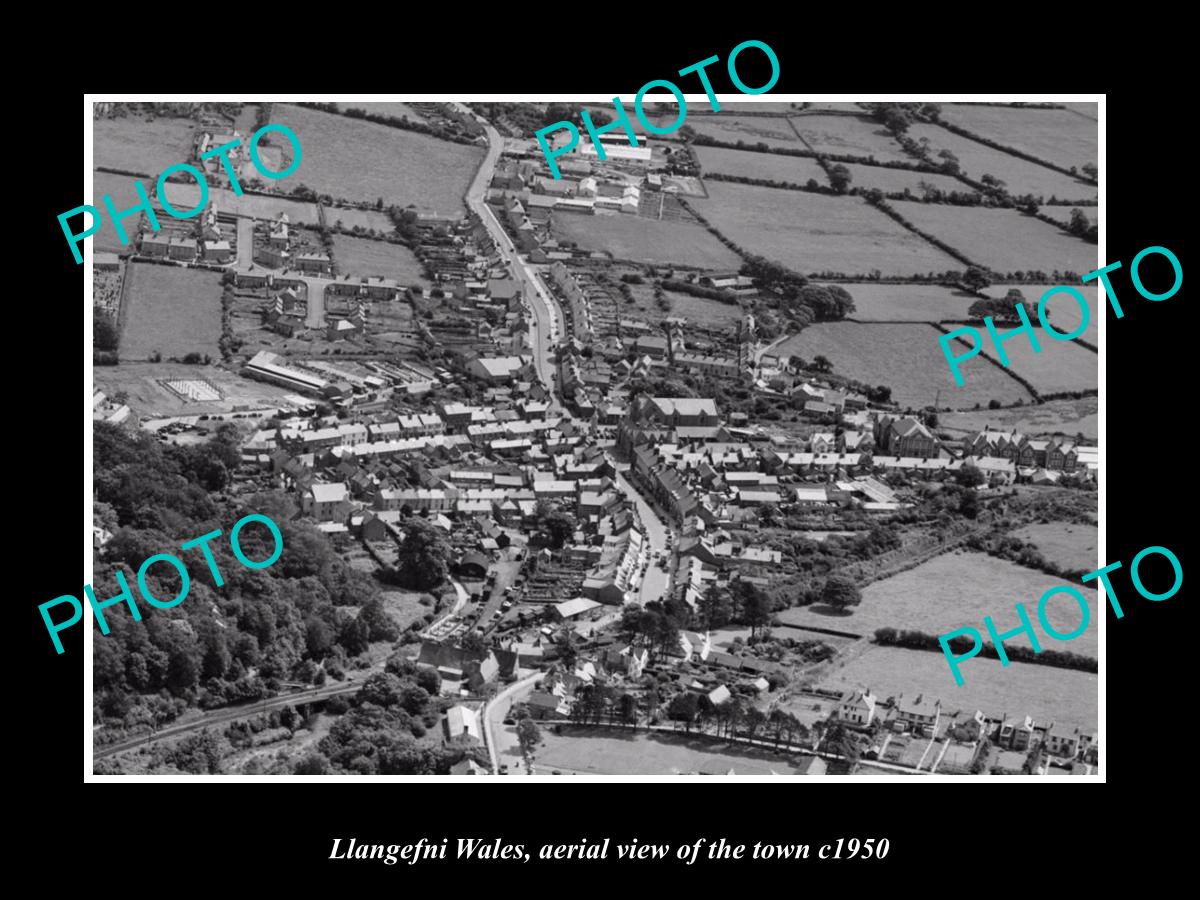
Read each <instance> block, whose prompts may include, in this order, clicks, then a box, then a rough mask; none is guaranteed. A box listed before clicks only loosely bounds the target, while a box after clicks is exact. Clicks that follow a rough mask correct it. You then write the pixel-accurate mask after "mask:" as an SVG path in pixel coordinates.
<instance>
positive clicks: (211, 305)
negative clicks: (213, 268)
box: [120, 263, 221, 372]
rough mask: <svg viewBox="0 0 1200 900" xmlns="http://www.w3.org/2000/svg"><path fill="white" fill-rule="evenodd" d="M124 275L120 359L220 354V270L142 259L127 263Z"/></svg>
mask: <svg viewBox="0 0 1200 900" xmlns="http://www.w3.org/2000/svg"><path fill="white" fill-rule="evenodd" d="M125 277H126V278H127V279H129V286H128V288H127V289H126V293H125V306H126V309H125V310H123V311H122V316H121V320H122V328H123V333H122V335H121V349H120V354H121V360H122V362H124V361H125V360H145V359H149V358H150V357H151V356H152V355H153V354H154V353H156V352H157V353H161V354H162V356H163V358H164V359H169V358H171V357H175V358H180V359H182V358H183V357H184V356H186V355H187V354H188V353H193V352H195V353H200V354H208V355H210V356H211V357H213V358H214V359H219V358H220V350H219V349H218V347H217V341H218V340H219V339H220V337H221V276H220V274H218V273H217V272H208V271H204V270H201V269H182V268H178V267H176V266H160V265H148V264H145V263H142V264H135V265H131V266H129V267H128V271H127V272H126V274H125ZM196 371H197V372H200V371H202V370H200V369H197V370H196Z"/></svg>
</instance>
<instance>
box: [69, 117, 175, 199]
mask: <svg viewBox="0 0 1200 900" xmlns="http://www.w3.org/2000/svg"><path fill="white" fill-rule="evenodd" d="M92 125H93V131H92V141H93V144H92V165H93V166H107V167H109V168H112V169H121V170H122V171H125V172H140V173H141V174H143V175H146V176H147V177H149V178H151V179H155V180H157V178H158V175H159V173H160V172H162V170H163V169H165V168H167V166H173V165H175V163H183V162H187V161H188V160H189V159H190V158H191V155H192V138H193V135H194V134H195V131H196V123H195V122H193V121H192V120H191V119H153V120H149V121H148V120H146V119H145V118H143V117H141V116H122V117H121V118H116V119H96V120H94V122H93V123H92ZM152 187H153V185H148V186H147V187H146V190H147V192H149V191H150V190H151V189H152ZM113 199H116V198H115V197H114V198H113Z"/></svg>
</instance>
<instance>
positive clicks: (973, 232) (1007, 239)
mask: <svg viewBox="0 0 1200 900" xmlns="http://www.w3.org/2000/svg"><path fill="white" fill-rule="evenodd" d="M892 206H893V208H895V210H896V212H898V213H900V215H902V216H904V217H905V218H906V219H908V220H909V221H910V222H912V223H913V224H914V225H916V226H917V227H918V228H920V229H921V230H922V231H924V232H927V233H928V234H932V235H933V236H934V237H936V238H940V239H941V240H943V241H945V242H946V243H947V244H949V245H950V246H951V247H953V248H954V249H955V250H958V251H959V252H960V253H962V254H964V255H965V256H966V257H967V258H968V259H971V260H973V261H975V262H977V263H979V264H980V265H982V266H986V267H987V268H989V269H992V270H994V271H996V272H1026V271H1029V270H1037V271H1042V272H1046V273H1047V274H1050V273H1052V272H1055V271H1058V272H1067V271H1070V272H1076V273H1077V274H1080V275H1082V274H1084V273H1085V272H1090V271H1092V270H1093V269H1095V268H1096V267H1097V265H1098V264H1097V262H1096V260H1097V258H1098V255H1097V252H1096V245H1095V244H1089V243H1087V242H1086V241H1083V240H1081V239H1080V238H1077V237H1072V236H1071V235H1069V234H1064V233H1063V232H1062V231H1059V230H1058V229H1057V228H1055V227H1054V226H1053V225H1049V224H1047V223H1046V222H1041V221H1038V220H1037V219H1035V218H1033V217H1032V216H1026V215H1024V214H1022V213H1020V212H1018V211H1017V210H1015V209H982V208H979V207H971V206H948V205H944V204H935V203H914V202H909V201H905V200H895V201H893V202H892Z"/></svg>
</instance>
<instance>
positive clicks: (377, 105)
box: [338, 100, 425, 122]
mask: <svg viewBox="0 0 1200 900" xmlns="http://www.w3.org/2000/svg"><path fill="white" fill-rule="evenodd" d="M338 109H361V110H362V111H363V112H367V113H371V114H372V115H376V116H393V117H395V118H397V119H399V118H400V117H401V116H408V118H409V119H411V120H412V121H414V122H424V121H425V117H424V116H423V115H421V114H420V113H419V112H417V111H416V110H415V109H413V108H412V107H411V106H409V105H408V104H407V103H398V102H392V101H384V102H375V101H372V100H344V101H342V102H341V103H339V104H338Z"/></svg>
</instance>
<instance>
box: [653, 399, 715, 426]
mask: <svg viewBox="0 0 1200 900" xmlns="http://www.w3.org/2000/svg"><path fill="white" fill-rule="evenodd" d="M635 419H636V420H637V421H638V423H639V424H642V425H655V424H656V425H665V426H675V427H678V426H680V425H683V426H702V427H703V426H708V425H717V424H719V419H718V417H717V404H716V401H715V400H709V399H701V398H692V397H645V398H643V400H642V403H641V404H640V406H638V408H637V412H636V414H635Z"/></svg>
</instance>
